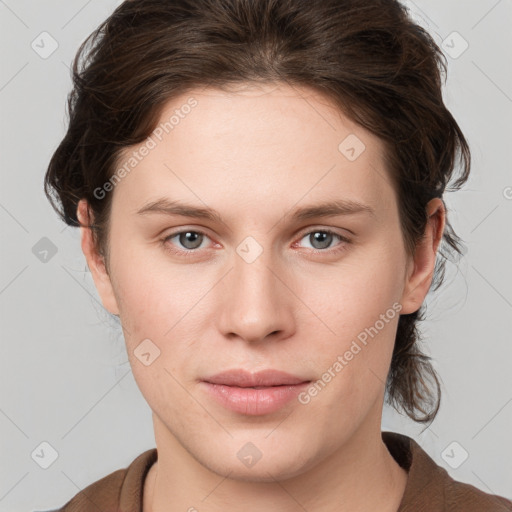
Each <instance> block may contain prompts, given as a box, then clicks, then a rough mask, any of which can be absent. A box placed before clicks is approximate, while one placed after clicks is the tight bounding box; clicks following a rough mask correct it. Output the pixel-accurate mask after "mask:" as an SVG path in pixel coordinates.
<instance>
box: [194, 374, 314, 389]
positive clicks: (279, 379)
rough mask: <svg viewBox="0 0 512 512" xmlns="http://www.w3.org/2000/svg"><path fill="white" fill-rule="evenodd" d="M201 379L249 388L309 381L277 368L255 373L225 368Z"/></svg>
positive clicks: (289, 384) (212, 382)
mask: <svg viewBox="0 0 512 512" xmlns="http://www.w3.org/2000/svg"><path fill="white" fill-rule="evenodd" d="M203 380H204V381H205V382H209V383H211V384H224V385H225V386H237V387H241V388H251V387H255V386H286V385H288V386H291V385H295V384H301V383H303V382H309V380H308V379H303V378H301V377H296V376H295V375H291V374H290V373H286V372H282V371H279V370H261V371H259V372H256V373H250V372H248V371H246V370H242V369H235V370H227V371H225V372H221V373H217V374H216V375H213V376H211V377H208V378H206V379H203Z"/></svg>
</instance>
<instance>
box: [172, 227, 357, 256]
mask: <svg viewBox="0 0 512 512" xmlns="http://www.w3.org/2000/svg"><path fill="white" fill-rule="evenodd" d="M205 238H209V237H208V235H207V234H206V233H204V232H203V231H198V230H194V229H187V230H182V231H176V232H174V233H171V234H170V235H167V236H166V237H165V238H163V239H162V243H163V245H164V246H165V248H166V250H168V251H169V252H171V253H173V254H178V255H180V256H185V257H187V256H194V254H195V253H196V252H199V251H198V249H201V248H204V247H202V245H203V242H204V241H205ZM336 238H337V239H338V240H340V242H342V243H339V244H338V245H337V246H335V247H334V248H333V249H332V248H330V247H331V244H332V242H333V240H335V239H336ZM173 239H176V241H175V242H172V240H173ZM303 239H308V240H309V241H310V243H311V244H312V250H313V252H316V253H333V252H334V253H336V252H338V251H342V250H345V249H346V244H349V243H350V240H349V239H348V238H346V237H344V236H342V235H340V234H339V233H336V232H335V231H332V230H330V229H315V230H312V231H311V230H310V231H308V232H306V233H303V234H302V236H301V238H300V239H299V240H303ZM179 246H181V247H179Z"/></svg>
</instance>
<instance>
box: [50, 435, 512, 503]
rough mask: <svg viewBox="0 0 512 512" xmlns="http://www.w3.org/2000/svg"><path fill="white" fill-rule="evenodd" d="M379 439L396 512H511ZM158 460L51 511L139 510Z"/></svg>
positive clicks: (421, 454) (408, 445)
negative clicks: (398, 477) (393, 473)
mask: <svg viewBox="0 0 512 512" xmlns="http://www.w3.org/2000/svg"><path fill="white" fill-rule="evenodd" d="M382 439H383V440H384V442H385V443H386V446H387V447H388V450H389V452H390V453H391V455H393V457H394V458H395V460H396V461H397V462H398V464H400V466H402V467H403V468H404V469H405V470H407V472H408V474H409V476H408V480H407V486H406V488H405V492H404V495H403V497H402V501H401V503H400V507H399V508H398V511H397V512H507V511H512V501H509V500H506V499H505V498H501V497H499V496H495V495H492V494H487V493H484V492H482V491H480V490H479V489H477V488H476V487H473V486H472V485H469V484H465V483H462V482H458V481H456V480H453V479H452V478H451V477H450V476H449V475H448V473H447V471H446V470H445V469H444V468H442V467H440V466H438V465H437V464H436V463H435V462H434V461H433V460H432V459H431V458H430V457H429V456H428V455H427V453H426V452H425V451H424V450H423V449H422V448H421V447H420V445H419V444H418V443H416V442H415V441H414V440H413V439H411V438H409V437H407V436H404V435H402V434H397V433H394V432H383V433H382ZM156 460H157V450H156V448H152V449H150V450H148V451H146V452H144V453H142V454H140V455H139V456H138V457H137V458H136V459H135V460H134V461H133V462H132V463H131V464H130V465H129V466H128V467H127V468H125V469H119V470H117V471H114V472H113V473H111V474H109V475H107V476H105V477H104V478H102V479H101V480H98V481H96V482H94V483H92V484H91V485H89V486H88V487H86V488H85V489H83V490H82V491H81V492H79V493H78V494H77V495H76V496H75V497H73V498H72V499H71V500H70V501H68V502H67V503H66V504H65V505H64V507H62V508H60V509H58V510H57V511H54V512H86V511H87V512H96V511H98V510H101V511H102V512H142V492H143V490H144V480H145V477H146V475H147V473H148V471H149V468H150V467H151V466H152V465H153V463H154V462H155V461H156ZM49 512H52V511H49Z"/></svg>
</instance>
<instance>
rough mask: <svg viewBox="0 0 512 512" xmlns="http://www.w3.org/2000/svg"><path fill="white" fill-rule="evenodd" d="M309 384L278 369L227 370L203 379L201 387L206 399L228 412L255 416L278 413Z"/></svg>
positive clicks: (308, 381) (305, 380) (307, 381)
mask: <svg viewBox="0 0 512 512" xmlns="http://www.w3.org/2000/svg"><path fill="white" fill-rule="evenodd" d="M310 382H311V381H310V380H307V379H304V378H301V377H297V376H295V375H291V374H290V373H286V372H282V371H279V370H263V371H260V372H256V373H250V372H247V371H245V370H228V371H225V372H221V373H218V374H216V375H213V376H211V377H208V378H206V379H203V380H202V381H201V384H202V387H203V389H204V390H205V392H206V393H208V394H209V396H211V397H212V398H214V399H215V400H216V401H217V402H218V403H220V404H221V405H222V406H224V407H226V408H227V409H230V410H232V411H234V412H238V413H241V414H246V415H249V416H257V415H263V414H271V413H273V412H276V411H278V410H279V409H281V408H282V407H283V406H284V405H285V404H287V403H288V402H290V401H291V400H292V399H293V398H295V397H296V396H297V395H298V394H299V393H300V392H301V391H302V390H303V389H304V388H305V387H307V386H308V385H309V383H310Z"/></svg>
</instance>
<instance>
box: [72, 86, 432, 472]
mask: <svg viewBox="0 0 512 512" xmlns="http://www.w3.org/2000/svg"><path fill="white" fill-rule="evenodd" d="M187 105H188V106H187ZM173 115H174V116H175V117H174V118H173V121H171V123H169V120H170V118H171V117H172V116H173ZM166 122H167V123H168V124H167V125H165V124H164V123H166ZM161 123H162V124H160V128H157V130H156V131H155V132H154V133H153V134H152V136H151V138H150V139H148V140H147V141H145V142H144V143H142V144H140V145H138V146H136V147H133V148H130V150H129V151H126V152H125V155H124V156H123V157H122V158H120V159H119V165H118V167H117V168H118V169H119V168H121V167H122V166H123V165H125V164H127V166H125V169H130V170H129V172H128V171H127V172H125V173H123V172H121V173H120V178H121V179H120V180H118V182H117V183H116V184H115V186H113V191H112V192H111V193H113V198H112V200H113V202H112V211H111V219H110V240H109V244H110V245H109V251H110V253H109V272H108V273H107V272H106V271H105V269H104V268H103V267H102V266H101V264H97V260H95V259H94V258H95V256H94V254H93V252H92V249H91V246H90V238H89V235H88V234H87V231H83V242H82V246H83V247H84V252H85V253H86V255H87V257H88V262H89V266H90V268H91V271H92V272H93V277H94V280H95V283H96V286H97V288H98V290H99V293H100V295H101V298H102V300H103V303H104V305H105V307H106V308H107V309H108V310H109V311H111V312H112V313H116V314H119V316H120V320H121V323H122V326H123V331H124V335H125V339H126V346H127V352H128V356H129V359H130V363H131V366H132V370H133V375H134V377H135V379H136V382H137V384H138V386H139V387H140V390H141V392H142V394H143V395H144V397H145V399H146V400H147V402H148V404H149V406H150V407H151V409H152V410H153V413H154V414H153V418H154V421H155V429H156V432H157V446H158V443H159V442H160V443H162V444H163V443H179V445H180V446H182V447H183V448H184V450H186V452H187V453H188V454H190V455H191V456H192V457H193V458H194V459H195V460H196V461H198V462H199V463H200V464H202V465H203V466H204V467H206V468H209V469H210V470H212V471H214V472H217V473H219V474H226V473H227V472H232V473H231V478H235V479H236V478H238V479H241V480H244V479H248V480H261V481H267V480H268V479H269V473H270V474H271V475H273V477H274V478H275V477H277V476H280V477H282V478H285V477H291V476H294V475H298V474H300V473H302V472H304V471H306V470H307V469H309V468H311V467H313V466H314V465H316V464H318V463H319V462H320V461H321V460H324V459H325V458H326V457H328V456H330V455H332V454H333V453H336V451H337V450H340V449H342V448H343V447H347V446H349V445H350V443H351V442H352V441H354V440H355V439H356V438H357V437H358V436H359V437H360V436H361V434H362V433H364V435H369V432H371V431H372V432H375V431H377V430H376V429H378V432H380V415H381V409H382V402H383V396H384V382H385V380H386V376H387V373H388V370H389V365H390V360H391V354H392V349H393V344H394V339H395V334H396V328H397V323H398V318H399V314H400V313H410V312H413V311H415V310H416V309H418V307H419V306H420V304H421V302H422V300H423V298H424V295H425V294H426V292H427V291H428V286H429V284H430V281H429V277H430V271H431V270H432V268H433V263H434V261H433V259H432V256H428V254H430V253H431V252H432V250H431V248H430V251H426V252H425V254H426V255H427V256H424V257H423V260H421V261H420V256H418V259H417V260H416V265H415V262H414V260H412V259H411V258H409V257H408V256H407V254H406V251H405V246H404V242H403V239H402V233H401V231H400V223H399V215H398V205H397V196H396V194H395V191H394V188H393V185H392V182H391V179H390V177H389V172H388V170H387V169H386V168H385V166H384V146H383V143H382V142H381V141H380V140H379V139H378V138H377V137H375V136H374V135H372V134H371V133H369V132H368V131H366V130H364V129H363V128H361V127H360V126H358V125H356V124H355V123H353V122H351V121H350V120H348V119H347V118H346V117H344V116H343V115H342V114H341V113H340V112H339V110H338V109H336V108H335V107H334V106H333V105H332V104H330V103H329V101H328V100H327V99H326V98H324V97H322V96H321V95H319V94H318V93H316V92H314V91H312V90H309V89H305V88H300V89H299V88H296V87H294V88H291V87H289V86H285V85H272V86H271V85H265V86H260V87H256V86H247V87H244V88H242V87H240V88H238V89H237V90H234V89H233V90H232V91H230V92H224V91H220V90H217V89H201V90H199V89H198V90H197V91H194V92H191V93H189V94H186V95H183V96H181V97H179V98H175V99H173V100H172V101H171V102H169V103H168V104H167V105H166V107H165V109H164V111H163V112H162V115H161ZM171 124H172V126H171ZM143 146H145V147H146V150H144V149H143ZM134 151H135V152H136V154H135V156H134ZM130 158H134V159H135V160H131V164H130ZM334 202H336V204H337V206H338V207H339V209H338V210H336V211H335V210H333V209H331V210H326V209H323V210H322V208H319V209H318V210H317V211H316V212H315V211H313V210H311V208H313V207H316V206H320V205H324V204H325V203H333V204H334ZM155 204H157V205H158V208H157V207H155ZM151 205H153V206H151ZM357 205H359V207H356V206H357ZM169 206H171V207H172V208H167V210H166V208H165V207H169ZM185 206H186V207H190V208H194V209H209V210H210V212H214V215H210V217H207V216H204V215H202V216H201V215H199V214H198V212H197V211H195V212H194V211H188V213H187V212H186V211H185V209H186V208H185ZM178 207H180V208H181V207H183V208H182V209H181V210H180V208H178ZM341 207H343V208H341ZM300 212H302V215H300ZM308 212H309V213H308ZM326 212H327V213H330V215H326ZM306 213H308V214H307V215H306ZM434 253H435V251H434ZM233 369H241V370H245V371H247V372H249V373H251V374H252V373H255V372H259V371H261V370H268V369H273V370H279V371H282V372H286V373H287V374H291V375H292V376H295V377H296V378H297V382H305V384H301V385H295V386H291V385H289V386H281V387H280V388H279V389H278V388H277V387H272V388H268V389H266V390H265V389H263V390H259V391H258V390H255V389H252V390H248V389H245V391H243V390H242V391H241V390H240V389H235V388H233V387H231V388H226V387H224V386H221V385H217V386H213V385H212V384H206V383H205V382H204V381H205V380H209V379H211V378H212V376H215V375H216V374H218V373H220V372H223V371H226V370H233ZM249 384H250V383H249ZM252 384H253V385H257V383H256V384H255V382H252ZM266 384H267V386H268V383H266ZM288 384H290V383H289V382H288ZM222 397H224V398H222ZM248 443H252V444H248ZM297 446H299V447H300V450H297ZM248 455H249V456H252V457H253V458H256V459H258V457H261V458H260V459H259V460H258V461H257V463H255V464H252V465H251V464H245V463H244V460H248V458H247V456H248Z"/></svg>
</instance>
